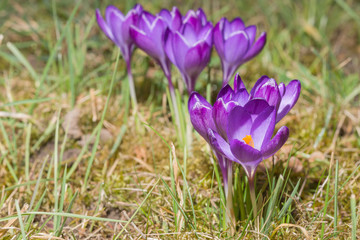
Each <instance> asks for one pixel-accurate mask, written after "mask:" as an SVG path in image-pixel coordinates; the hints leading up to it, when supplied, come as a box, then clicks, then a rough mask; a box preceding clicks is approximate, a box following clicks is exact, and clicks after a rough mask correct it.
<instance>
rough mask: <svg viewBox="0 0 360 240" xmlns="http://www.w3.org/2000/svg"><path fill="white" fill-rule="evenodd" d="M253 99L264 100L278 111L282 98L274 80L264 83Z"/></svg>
mask: <svg viewBox="0 0 360 240" xmlns="http://www.w3.org/2000/svg"><path fill="white" fill-rule="evenodd" d="M252 97H253V98H263V99H265V100H266V101H267V102H268V103H269V105H270V106H274V107H275V108H276V109H278V107H279V104H280V101H281V96H280V92H279V88H278V85H277V83H276V81H275V80H274V79H273V78H270V79H268V80H267V81H266V82H264V83H263V84H262V85H261V86H260V87H259V88H258V89H257V90H256V92H255V93H254V95H253V96H252Z"/></svg>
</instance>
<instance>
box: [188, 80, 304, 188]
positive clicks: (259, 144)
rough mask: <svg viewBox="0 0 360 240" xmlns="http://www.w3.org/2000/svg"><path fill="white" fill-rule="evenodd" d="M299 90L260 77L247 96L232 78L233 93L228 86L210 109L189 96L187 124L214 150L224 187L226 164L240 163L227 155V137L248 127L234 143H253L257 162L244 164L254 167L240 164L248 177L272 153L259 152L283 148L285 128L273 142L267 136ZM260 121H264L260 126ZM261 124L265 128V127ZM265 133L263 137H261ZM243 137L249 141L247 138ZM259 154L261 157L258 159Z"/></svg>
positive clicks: (296, 84)
mask: <svg viewBox="0 0 360 240" xmlns="http://www.w3.org/2000/svg"><path fill="white" fill-rule="evenodd" d="M300 88H301V86H300V82H299V81H298V80H293V81H291V82H290V83H289V84H288V86H286V87H285V85H284V84H283V83H280V84H279V85H277V84H276V81H275V80H274V79H271V78H268V77H266V76H263V77H261V78H260V79H259V80H258V81H257V83H256V84H255V86H254V88H253V89H252V90H251V92H250V94H249V93H248V91H247V90H246V88H245V85H244V83H243V82H242V80H241V78H240V76H239V75H236V77H235V80H234V89H232V88H231V87H230V86H229V85H226V86H225V87H223V88H222V89H221V91H220V92H219V94H218V96H217V99H216V101H215V103H214V106H211V104H210V103H208V102H207V101H206V100H205V99H204V98H203V97H202V96H201V95H200V94H198V93H196V92H193V93H192V94H191V96H190V98H189V103H188V109H189V113H190V119H191V122H192V124H193V126H194V128H195V130H196V131H197V132H198V133H199V134H200V135H201V136H202V137H203V138H204V139H205V140H206V141H207V142H208V143H209V144H210V145H211V146H212V148H213V149H214V150H215V152H216V155H217V157H218V160H219V165H220V168H221V170H222V173H223V178H224V185H225V186H227V185H226V184H225V183H226V182H227V178H228V172H229V169H228V168H231V163H230V161H235V162H238V163H241V162H240V161H242V159H238V158H237V157H238V156H239V155H235V154H233V153H232V152H231V149H230V145H231V144H230V140H234V139H235V137H237V135H236V136H235V135H230V134H235V133H234V132H236V131H238V129H240V130H241V129H243V128H244V127H248V130H246V131H245V130H244V131H243V130H241V131H242V132H241V133H246V135H244V136H243V137H242V138H241V139H238V138H239V137H238V138H236V139H238V140H239V141H242V139H243V138H245V140H246V141H247V142H248V143H250V145H252V144H251V142H254V144H253V145H254V146H253V149H254V150H253V152H256V151H257V152H256V154H257V155H256V157H259V158H257V159H256V160H252V161H248V160H249V159H244V160H245V161H247V162H251V164H252V165H251V166H255V167H254V168H251V167H248V166H247V164H245V163H242V165H243V166H244V167H245V169H246V170H247V172H248V173H249V174H250V173H252V170H254V169H255V168H256V166H257V164H258V163H259V162H260V161H261V160H263V159H264V158H266V157H270V156H271V154H273V153H275V152H276V151H274V152H271V149H270V150H269V149H265V148H264V149H263V147H265V146H268V147H270V145H269V144H270V143H271V144H272V145H274V144H275V143H277V144H275V145H274V146H275V148H273V150H274V149H275V150H277V147H279V146H280V145H282V144H283V143H282V142H283V141H284V139H285V140H286V138H287V135H288V130H287V128H286V127H285V128H281V129H280V130H281V131H280V130H279V133H278V134H280V135H276V136H277V137H276V138H274V139H275V140H274V141H273V142H271V141H270V139H269V136H270V137H271V136H272V133H273V130H274V127H275V124H276V123H277V122H278V121H279V120H280V119H281V118H282V117H284V116H285V115H286V114H287V113H288V112H289V111H290V109H291V108H292V107H293V106H294V105H295V103H296V101H297V99H298V97H299V94H300ZM234 109H237V110H236V111H234V112H235V113H233V110H234ZM239 109H240V110H239ZM239 112H241V114H240V113H239ZM264 112H266V113H264ZM236 113H237V114H236ZM231 116H232V117H231ZM236 117H239V119H237V120H236ZM230 118H231V121H230ZM261 121H264V123H262V122H261ZM265 122H267V124H268V125H266V126H265V125H264V124H265ZM244 124H245V125H244ZM234 125H236V126H234ZM243 125H244V126H243ZM264 126H265V127H267V128H268V130H266V129H265V127H264ZM264 129H265V130H266V131H265V130H264ZM271 129H272V130H271ZM240 130H239V131H240ZM263 130H264V131H263ZM265 132H267V133H266V134H265ZM260 133H263V134H265V135H266V137H264V136H263V137H259V134H260ZM247 135H249V136H250V137H247ZM280 136H281V138H280ZM285 137H286V138H285ZM245 140H244V141H243V142H245ZM276 141H277V142H276ZM255 142H256V144H255ZM225 143H226V144H227V145H226V144H225ZM281 143H282V144H281ZM246 148H247V147H246ZM247 150H248V149H247ZM255 150H256V151H255ZM265 150H266V151H265ZM262 151H263V152H262ZM259 152H260V153H262V154H261V155H259ZM225 153H226V154H225ZM250 153H251V152H250ZM251 156H252V155H250V157H251Z"/></svg>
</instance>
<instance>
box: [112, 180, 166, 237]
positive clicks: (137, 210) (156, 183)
mask: <svg viewBox="0 0 360 240" xmlns="http://www.w3.org/2000/svg"><path fill="white" fill-rule="evenodd" d="M159 181H160V178H159V179H158V180H157V181H156V182H155V184H154V186H153V187H152V188H151V189H150V191H149V192H148V194H147V195H146V197H145V199H144V200H143V201H142V202H141V204H140V205H139V207H138V208H137V209H136V211H135V212H134V214H133V215H132V216H131V218H130V219H129V221H127V222H126V224H125V226H124V227H123V228H122V229H121V231H120V232H119V234H118V235H116V237H115V238H114V239H115V240H116V239H118V238H119V237H120V236H121V234H122V233H123V232H124V231H125V229H126V227H127V226H128V225H129V224H130V223H131V222H132V220H133V219H134V218H135V216H136V214H137V213H138V212H139V210H140V208H141V207H142V206H143V205H144V203H145V202H146V200H147V199H148V198H149V196H150V194H151V193H152V191H153V190H154V189H155V187H156V186H157V185H158V183H159Z"/></svg>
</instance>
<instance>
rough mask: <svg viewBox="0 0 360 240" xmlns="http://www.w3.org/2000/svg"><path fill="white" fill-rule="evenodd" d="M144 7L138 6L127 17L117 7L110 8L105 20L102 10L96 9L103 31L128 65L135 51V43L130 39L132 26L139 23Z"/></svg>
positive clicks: (106, 12)
mask: <svg viewBox="0 0 360 240" xmlns="http://www.w3.org/2000/svg"><path fill="white" fill-rule="evenodd" d="M142 11H143V10H142V7H141V5H139V4H136V5H135V6H134V8H133V9H131V10H130V11H129V12H128V13H127V14H126V16H124V15H123V13H122V12H121V11H120V10H119V9H118V8H116V7H115V6H111V5H110V6H108V7H107V8H106V10H105V19H104V18H103V17H102V16H101V13H100V10H99V9H96V19H97V22H98V24H99V27H100V28H101V30H102V31H103V32H104V33H105V35H106V36H107V37H108V38H109V39H110V40H111V41H113V42H114V43H115V44H116V45H117V46H118V47H119V48H120V50H121V53H122V55H123V57H124V59H125V61H126V62H127V63H129V62H130V58H131V54H132V51H133V49H134V41H133V40H132V38H131V37H130V26H131V25H134V24H136V23H137V21H138V19H139V17H140V15H141V13H142Z"/></svg>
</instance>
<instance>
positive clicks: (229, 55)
mask: <svg viewBox="0 0 360 240" xmlns="http://www.w3.org/2000/svg"><path fill="white" fill-rule="evenodd" d="M248 48H249V38H248V36H247V35H246V33H245V32H244V31H241V32H238V33H236V34H233V35H231V36H230V37H229V38H228V39H227V40H225V43H224V51H225V53H224V55H225V59H226V61H227V62H229V63H231V64H234V65H238V63H239V62H240V61H241V59H242V57H243V56H244V55H245V53H246V52H247V51H248Z"/></svg>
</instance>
